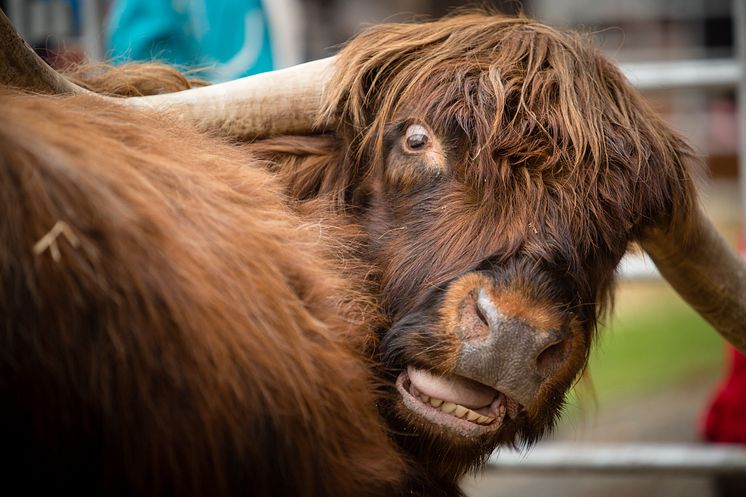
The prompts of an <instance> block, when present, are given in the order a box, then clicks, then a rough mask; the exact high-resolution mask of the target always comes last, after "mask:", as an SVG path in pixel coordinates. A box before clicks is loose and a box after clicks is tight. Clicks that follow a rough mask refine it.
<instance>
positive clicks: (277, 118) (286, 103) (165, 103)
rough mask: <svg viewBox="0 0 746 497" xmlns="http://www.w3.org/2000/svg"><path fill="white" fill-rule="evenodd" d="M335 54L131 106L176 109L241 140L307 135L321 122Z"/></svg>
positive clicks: (323, 127)
mask: <svg viewBox="0 0 746 497" xmlns="http://www.w3.org/2000/svg"><path fill="white" fill-rule="evenodd" d="M334 60H335V58H334V57H329V58H326V59H321V60H315V61H312V62H307V63H305V64H300V65H297V66H293V67H289V68H287V69H281V70H278V71H272V72H268V73H262V74H256V75H254V76H247V77H245V78H241V79H237V80H235V81H229V82H226V83H220V84H216V85H212V86H204V87H201V88H193V89H190V90H184V91H180V92H176V93H167V94H164V95H151V96H147V97H134V98H128V99H127V100H126V104H127V105H133V106H136V107H147V108H152V109H156V110H162V111H168V112H174V113H176V114H177V115H179V116H180V117H181V118H183V119H186V120H188V121H191V122H194V123H195V124H197V125H198V126H199V127H200V128H201V129H204V130H209V131H214V132H217V133H220V134H221V135H226V136H232V137H236V138H255V137H261V136H269V135H277V134H304V133H311V132H318V131H324V130H326V129H329V127H330V123H324V122H320V123H318V124H317V121H318V119H319V116H320V115H321V109H322V105H323V98H324V91H325V89H326V85H327V83H328V82H329V80H330V79H331V77H332V74H333V66H334Z"/></svg>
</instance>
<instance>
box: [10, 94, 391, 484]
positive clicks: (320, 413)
mask: <svg viewBox="0 0 746 497" xmlns="http://www.w3.org/2000/svg"><path fill="white" fill-rule="evenodd" d="M0 101H1V102H2V104H1V105H2V107H3V119H2V120H0V202H1V203H0V210H1V211H2V212H3V216H2V217H1V218H0V241H1V243H2V249H1V250H0V275H1V277H2V285H0V316H2V323H3V325H2V329H3V332H2V334H1V335H0V340H2V343H1V345H0V351H2V352H1V354H2V356H1V359H0V404H2V405H3V409H2V410H0V411H1V412H0V418H1V419H0V427H2V428H1V429H2V439H3V441H4V442H3V452H4V453H5V454H6V455H8V454H10V455H12V458H13V460H11V461H7V462H6V465H5V466H4V467H3V471H4V474H5V477H4V480H5V481H6V482H9V481H12V482H15V483H17V484H23V487H18V488H24V487H25V488H26V489H27V490H28V491H29V492H27V493H34V492H35V491H40V490H51V489H52V488H55V489H59V488H64V489H67V490H71V491H74V493H76V494H84V495H89V494H91V495H92V494H95V495H101V494H105V495H238V494H243V493H246V492H247V491H248V492H249V493H251V494H253V495H318V496H327V495H339V496H349V495H380V494H381V493H386V489H387V488H389V487H390V484H391V483H393V482H395V481H396V480H397V478H398V471H399V467H400V458H399V456H398V455H397V453H396V452H395V451H394V450H393V447H392V446H391V444H390V442H389V440H388V438H387V436H386V433H385V431H384V429H383V426H382V425H381V423H380V421H379V418H378V415H377V413H376V410H375V398H374V397H373V395H372V392H373V391H374V388H373V385H372V382H371V378H370V377H369V373H368V369H369V368H368V367H367V366H366V364H367V362H366V358H365V357H364V356H361V355H360V354H359V353H357V352H356V351H355V350H353V349H352V346H351V344H357V343H359V342H360V339H366V340H367V338H366V337H368V336H370V334H371V332H370V331H369V330H368V328H367V327H368V326H369V325H370V317H371V316H375V315H376V311H375V308H374V307H373V308H371V305H373V304H372V303H371V302H369V301H368V300H367V297H365V296H359V295H358V292H357V290H356V289H355V288H350V286H349V284H348V283H346V282H345V281H344V280H342V279H340V278H339V277H338V276H336V275H335V273H336V272H337V269H336V268H338V267H340V266H341V264H340V263H339V262H338V261H337V260H336V258H337V257H338V256H334V257H332V256H330V254H329V253H328V252H327V250H329V251H331V249H332V248H333V247H335V246H336V243H335V242H333V241H331V240H329V239H328V238H327V235H326V234H325V233H324V232H323V230H320V228H319V226H317V225H310V224H307V223H304V222H303V221H302V220H300V219H298V217H297V216H295V215H293V214H292V213H290V212H289V211H288V210H287V209H286V208H285V207H284V206H283V199H282V197H281V195H280V194H279V193H278V187H277V185H276V183H275V181H274V180H273V179H272V178H271V177H270V176H268V174H267V173H265V172H263V171H261V170H260V169H258V168H255V167H254V168H252V167H248V166H247V165H246V162H247V158H246V156H245V155H243V154H240V153H238V151H237V150H235V148H233V147H230V146H226V145H223V144H221V143H219V142H217V141H215V140H207V139H205V138H204V137H202V136H200V135H198V134H197V133H195V132H194V131H192V130H191V129H188V128H186V127H181V126H177V125H173V124H169V123H167V122H166V121H165V120H164V119H161V118H156V117H154V116H147V115H139V114H137V113H134V112H132V111H127V110H124V109H122V108H120V107H119V106H117V105H103V104H101V103H98V102H95V101H93V100H92V99H90V98H84V97H79V98H67V99H56V98H51V97H39V96H23V95H18V94H13V93H8V92H3V93H2V94H0ZM156 130H157V131H156ZM59 222H63V223H65V224H66V225H67V226H68V228H67V230H66V233H63V234H61V235H60V236H58V237H57V239H56V246H57V248H58V250H59V260H58V261H56V260H54V258H53V256H52V253H51V251H50V250H37V251H35V250H34V247H35V243H36V242H37V241H38V240H40V239H42V238H43V237H44V236H45V234H47V233H48V232H49V231H50V230H51V229H52V228H53V226H55V225H56V224H57V223H59ZM73 237H74V238H73ZM71 239H76V240H77V242H78V243H76V244H75V246H73V244H71ZM334 250H336V249H334ZM361 315H364V316H366V318H367V321H364V322H363V321H361V319H360V316H361ZM373 322H375V319H374V320H373ZM355 335H359V336H360V337H356V336H355ZM320 448H323V450H320ZM9 484H10V483H9ZM11 486H12V485H11ZM47 486H49V487H48V488H47ZM25 493H26V492H25Z"/></svg>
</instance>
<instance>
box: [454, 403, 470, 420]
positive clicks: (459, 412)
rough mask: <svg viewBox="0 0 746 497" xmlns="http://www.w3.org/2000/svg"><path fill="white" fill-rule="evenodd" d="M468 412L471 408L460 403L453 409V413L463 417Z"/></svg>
mask: <svg viewBox="0 0 746 497" xmlns="http://www.w3.org/2000/svg"><path fill="white" fill-rule="evenodd" d="M467 412H469V409H467V408H466V407H464V406H460V405H458V404H456V409H454V410H453V414H455V415H456V416H458V417H459V418H463V417H464V416H466V413H467Z"/></svg>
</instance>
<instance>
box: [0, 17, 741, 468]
mask: <svg viewBox="0 0 746 497" xmlns="http://www.w3.org/2000/svg"><path fill="white" fill-rule="evenodd" d="M0 41H2V40H0ZM11 55H12V56H13V57H21V56H20V55H17V54H11ZM24 57H25V55H24ZM8 58H10V56H8ZM29 64H30V63H29ZM10 66H12V67H17V66H18V64H15V65H12V64H11V65H10ZM8 74H10V75H8ZM13 78H16V79H17V76H15V75H14V73H12V71H11V72H8V71H7V70H6V72H5V73H3V72H2V71H0V79H5V80H6V81H7V80H8V79H13ZM44 78H46V79H44ZM44 78H37V79H36V80H35V81H36V82H35V83H34V85H35V86H32V85H29V86H31V87H34V88H36V89H39V88H41V89H48V90H52V91H60V90H59V88H62V90H63V91H80V90H79V89H76V88H74V87H70V86H67V85H68V83H67V82H64V81H59V80H57V79H54V78H53V77H52V76H48V75H47V76H44ZM48 81H52V82H51V83H50V82H48ZM257 89H260V90H261V89H269V93H268V94H267V93H265V92H264V91H258V90H257ZM128 102H130V103H132V104H134V105H138V106H143V105H144V106H149V107H154V108H166V109H171V110H173V109H176V110H177V111H178V113H179V115H181V116H185V117H187V118H190V119H194V120H195V121H196V122H197V123H199V124H200V125H202V126H204V127H206V128H210V129H219V130H221V131H222V132H225V133H228V134H233V135H235V136H240V137H245V136H255V135H259V134H267V133H268V132H271V133H277V132H291V133H303V132H310V131H313V130H314V129H316V130H318V129H326V130H331V131H334V132H335V133H336V140H337V141H338V143H341V144H342V145H343V147H342V148H343V149H344V150H345V153H344V158H343V159H340V162H339V163H338V164H337V166H336V167H335V168H333V170H329V171H320V172H317V174H316V176H315V177H314V178H313V180H312V183H314V184H315V185H317V187H318V188H319V189H323V188H325V187H324V186H323V185H327V187H328V188H329V189H337V191H338V193H339V195H340V196H341V199H342V202H343V203H344V205H345V210H346V212H348V213H351V215H352V216H354V217H355V218H356V221H358V222H359V223H360V224H361V225H362V226H363V227H364V229H365V231H366V233H367V239H368V243H367V247H366V249H365V251H364V253H365V257H366V258H367V259H368V260H369V262H371V263H373V264H374V265H375V266H376V268H377V270H378V272H379V274H380V290H381V299H382V303H383V310H384V311H385V313H386V314H387V316H388V319H389V321H390V328H389V329H388V330H385V331H384V332H383V339H382V342H381V350H380V355H381V358H382V360H383V362H384V365H385V369H386V373H385V374H387V375H389V378H390V380H391V382H392V384H394V385H395V392H394V395H393V396H392V397H391V399H390V400H389V401H388V404H387V406H386V409H385V411H386V415H387V416H389V418H390V421H391V423H392V425H393V426H394V427H395V428H396V431H397V433H399V434H400V436H399V437H400V439H401V441H402V444H403V445H405V446H408V447H410V449H411V450H412V451H413V452H415V453H418V454H419V455H427V454H428V453H431V454H435V456H434V457H431V458H430V460H432V461H436V462H435V463H433V464H436V463H437V464H442V465H445V466H447V467H448V468H450V470H451V471H455V472H457V473H458V472H460V471H462V470H463V469H464V468H465V467H466V466H467V465H469V464H473V463H474V462H475V461H478V460H480V458H482V457H484V456H485V455H486V454H487V453H488V451H489V450H490V449H491V448H493V447H494V446H496V445H497V444H499V443H516V442H520V441H526V442H530V441H533V440H535V439H536V438H537V437H538V436H540V435H541V434H542V433H543V432H544V431H545V430H546V429H547V428H549V427H551V426H552V424H553V422H554V420H555V418H556V416H557V414H558V412H559V410H560V408H561V406H562V403H563V398H564V395H565V393H566V392H567V390H568V389H569V388H570V386H571V385H572V384H573V382H574V381H575V380H576V379H577V377H578V375H579V374H580V372H581V371H582V370H583V367H584V366H585V364H586V360H587V357H588V351H589V347H590V343H591V340H592V337H593V333H594V330H595V328H596V324H597V321H598V319H599V316H600V315H601V314H602V312H603V311H604V309H605V308H606V307H607V306H608V304H609V302H610V296H611V292H612V285H613V280H614V270H615V267H616V265H617V263H618V262H619V260H620V258H621V257H622V255H623V254H624V252H625V250H626V249H627V247H628V244H629V243H630V242H633V241H637V242H640V243H642V244H643V246H644V247H645V248H646V249H647V250H648V252H649V253H650V254H651V255H652V256H653V258H654V260H655V261H656V263H657V265H658V267H659V269H660V270H661V272H662V273H663V274H664V276H665V277H666V278H667V279H668V280H669V281H670V282H671V283H672V284H673V286H674V287H675V288H676V289H677V291H679V293H681V294H682V296H684V297H685V298H686V299H687V300H688V301H689V302H690V304H691V305H692V306H693V307H695V308H696V309H697V310H698V311H699V312H701V313H702V314H703V316H704V317H705V318H707V319H708V320H709V321H710V322H711V323H712V324H713V325H714V326H715V327H716V328H717V329H718V331H719V332H721V333H722V334H723V335H724V336H725V337H726V338H728V339H730V340H731V341H732V342H734V343H735V344H736V345H738V346H740V347H741V348H742V349H746V330H744V324H743V323H745V322H746V304H745V303H744V301H743V298H742V295H744V294H746V270H745V269H744V267H743V264H741V263H740V262H739V261H738V259H737V258H736V257H735V256H734V255H733V253H732V252H731V251H730V250H729V249H728V248H727V247H726V245H725V244H724V243H723V241H722V240H721V239H720V238H719V237H718V235H717V234H716V233H715V232H714V231H713V229H712V227H711V225H710V223H709V222H708V221H707V220H706V219H705V218H703V217H702V216H701V214H700V211H699V208H698V206H697V201H696V195H695V193H694V189H693V185H692V179H691V174H690V172H689V171H688V170H687V167H686V166H685V162H686V158H687V155H688V148H687V147H686V145H685V144H684V143H683V142H682V141H681V140H680V139H679V138H678V137H677V136H676V135H675V134H674V133H673V132H671V131H670V129H669V128H668V126H667V125H666V124H665V123H663V122H662V121H661V120H660V119H659V118H657V117H656V116H655V115H654V114H653V113H652V112H651V111H650V109H649V108H648V107H647V106H646V105H645V103H644V102H643V101H642V100H641V98H640V97H639V96H638V95H637V94H636V93H635V91H634V90H633V89H632V88H631V87H630V85H629V83H628V82H627V81H626V80H625V78H624V77H623V76H622V75H621V73H620V72H619V70H618V69H617V68H616V67H615V66H614V65H613V64H612V63H610V62H609V61H608V60H607V59H606V58H605V57H604V56H603V55H602V54H601V53H600V52H598V51H597V50H595V49H594V48H592V47H591V44H590V43H589V41H588V40H587V39H585V38H584V37H581V36H579V35H576V34H568V33H562V32H558V31H556V30H554V29H551V28H548V27H546V26H544V25H541V24H539V23H536V22H533V21H530V20H527V19H522V18H518V19H515V18H504V17H492V16H486V15H483V14H471V15H461V16H456V17H453V18H450V19H445V20H442V21H437V22H433V23H428V24H419V25H382V26H377V27H374V28H371V29H369V30H368V31H366V32H365V33H363V34H362V35H360V36H359V37H358V38H356V39H355V40H353V41H352V42H351V43H350V44H349V45H348V46H347V47H346V48H345V49H344V50H343V51H342V52H341V53H340V55H339V56H338V57H336V58H335V59H331V60H329V59H328V60H325V61H318V62H315V63H311V64H310V65H305V66H299V67H297V68H293V69H291V70H290V71H289V72H287V71H286V72H279V73H277V74H276V75H261V76H259V77H258V78H249V79H247V80H240V81H237V82H233V83H228V84H225V85H216V86H214V87H208V88H202V89H198V90H194V91H191V90H190V91H188V92H181V93H177V94H173V95H163V96H157V97H154V98H151V97H146V98H144V99H142V98H141V99H133V100H129V101H128ZM205 102H208V103H205ZM206 109H207V110H206ZM326 193H329V192H326ZM438 461H444V462H442V463H438ZM445 461H447V462H445Z"/></svg>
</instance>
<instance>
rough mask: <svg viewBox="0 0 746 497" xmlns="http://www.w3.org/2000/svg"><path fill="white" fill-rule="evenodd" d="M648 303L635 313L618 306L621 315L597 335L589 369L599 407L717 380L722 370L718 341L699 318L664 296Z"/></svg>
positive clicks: (656, 297)
mask: <svg viewBox="0 0 746 497" xmlns="http://www.w3.org/2000/svg"><path fill="white" fill-rule="evenodd" d="M655 295H657V294H655ZM651 300H653V301H652V302H650V301H648V302H644V305H641V306H637V307H636V308H630V307H629V306H621V305H620V307H624V309H620V312H618V313H616V314H615V315H614V316H613V317H612V318H611V319H610V321H609V323H608V326H606V327H604V328H603V329H601V330H599V335H598V341H597V343H596V346H595V348H594V351H593V353H592V355H591V360H590V367H589V369H590V376H591V381H592V384H593V386H594V390H595V392H596V396H597V399H598V401H599V402H600V403H601V402H604V401H607V400H609V399H613V398H619V397H623V396H634V395H640V394H645V393H649V392H654V391H656V390H660V389H662V388H665V387H666V386H668V385H671V384H674V383H681V382H686V381H687V380H691V379H694V378H696V377H697V376H702V375H707V376H708V377H713V376H717V375H718V372H719V371H720V369H721V367H722V362H723V357H724V352H723V341H722V339H721V338H720V336H719V335H718V334H717V333H716V332H715V331H714V330H713V329H712V328H711V327H710V326H709V325H708V324H707V323H706V322H705V321H704V320H703V319H702V318H700V317H699V316H698V315H697V314H696V313H695V312H694V311H693V310H692V309H691V308H689V307H688V306H687V305H686V304H685V303H684V302H683V301H682V300H681V299H679V298H678V297H676V296H675V295H673V294H672V293H670V292H668V291H663V292H661V293H660V297H658V296H653V297H651ZM579 389H580V392H579V395H580V396H581V397H585V396H586V395H587V394H586V393H584V392H583V388H582V386H581V387H579ZM571 403H574V401H573V402H571Z"/></svg>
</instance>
